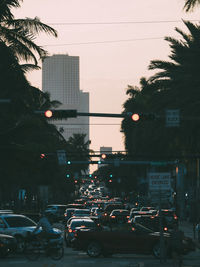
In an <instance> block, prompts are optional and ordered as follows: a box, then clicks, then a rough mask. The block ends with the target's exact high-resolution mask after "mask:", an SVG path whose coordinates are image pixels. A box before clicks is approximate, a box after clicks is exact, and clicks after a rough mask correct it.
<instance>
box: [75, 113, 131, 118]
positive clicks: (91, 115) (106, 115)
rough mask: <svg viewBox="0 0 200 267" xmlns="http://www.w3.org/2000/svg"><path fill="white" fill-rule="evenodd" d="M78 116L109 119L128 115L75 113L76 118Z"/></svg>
mask: <svg viewBox="0 0 200 267" xmlns="http://www.w3.org/2000/svg"><path fill="white" fill-rule="evenodd" d="M79 116H89V117H110V118H125V117H127V116H130V114H127V113H124V114H115V113H86V112H77V117H79Z"/></svg>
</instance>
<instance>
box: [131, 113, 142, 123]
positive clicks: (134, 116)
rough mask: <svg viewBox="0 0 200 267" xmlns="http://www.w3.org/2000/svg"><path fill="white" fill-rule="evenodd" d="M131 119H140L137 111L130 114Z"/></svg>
mask: <svg viewBox="0 0 200 267" xmlns="http://www.w3.org/2000/svg"><path fill="white" fill-rule="evenodd" d="M131 118H132V120H133V121H139V119H140V115H139V114H138V113H134V114H133V115H132V116H131Z"/></svg>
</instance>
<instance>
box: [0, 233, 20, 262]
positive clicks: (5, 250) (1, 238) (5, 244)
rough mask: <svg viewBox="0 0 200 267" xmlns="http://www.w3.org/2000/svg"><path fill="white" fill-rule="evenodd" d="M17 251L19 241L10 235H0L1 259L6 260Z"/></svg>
mask: <svg viewBox="0 0 200 267" xmlns="http://www.w3.org/2000/svg"><path fill="white" fill-rule="evenodd" d="M16 249H17V240H16V239H15V238H14V237H13V236H10V235H4V234H0V257H1V258H4V257H6V256H7V255H9V254H10V253H12V252H14V251H15V250H16Z"/></svg>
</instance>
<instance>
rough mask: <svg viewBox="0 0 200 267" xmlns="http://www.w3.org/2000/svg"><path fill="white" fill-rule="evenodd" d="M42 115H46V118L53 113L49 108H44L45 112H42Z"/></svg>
mask: <svg viewBox="0 0 200 267" xmlns="http://www.w3.org/2000/svg"><path fill="white" fill-rule="evenodd" d="M44 115H45V117H47V118H51V117H52V115H53V113H52V111H51V110H46V111H45V113H44Z"/></svg>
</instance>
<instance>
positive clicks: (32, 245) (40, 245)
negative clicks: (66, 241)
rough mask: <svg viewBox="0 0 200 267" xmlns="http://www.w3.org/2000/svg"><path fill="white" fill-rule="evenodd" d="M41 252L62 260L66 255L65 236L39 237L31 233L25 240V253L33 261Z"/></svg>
mask: <svg viewBox="0 0 200 267" xmlns="http://www.w3.org/2000/svg"><path fill="white" fill-rule="evenodd" d="M41 253H45V255H46V256H49V257H51V259H53V260H60V259H61V258H62V257H63V256H64V245H63V238H62V237H61V236H59V237H58V238H54V239H52V238H42V239H41V238H38V237H37V236H35V235H31V236H29V237H27V238H26V240H25V248H24V254H25V257H26V258H27V259H29V260H31V261H35V260H37V259H38V258H39V257H40V255H41Z"/></svg>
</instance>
